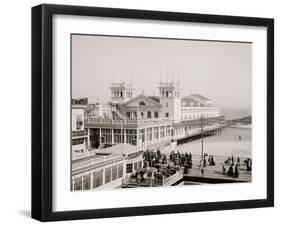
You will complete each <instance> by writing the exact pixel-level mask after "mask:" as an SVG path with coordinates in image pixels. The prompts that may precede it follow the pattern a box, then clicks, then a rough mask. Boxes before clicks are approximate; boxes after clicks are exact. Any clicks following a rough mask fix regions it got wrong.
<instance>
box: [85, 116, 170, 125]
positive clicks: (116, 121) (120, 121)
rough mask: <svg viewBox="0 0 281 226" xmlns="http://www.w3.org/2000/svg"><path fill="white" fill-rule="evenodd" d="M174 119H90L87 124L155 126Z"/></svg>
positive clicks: (86, 121) (87, 119) (86, 120)
mask: <svg viewBox="0 0 281 226" xmlns="http://www.w3.org/2000/svg"><path fill="white" fill-rule="evenodd" d="M172 122H173V120H172V119H165V118H164V119H162V118H161V119H155V118H153V119H111V118H95V117H88V118H86V119H85V124H86V125H87V124H91V123H94V124H124V125H127V124H155V123H172Z"/></svg>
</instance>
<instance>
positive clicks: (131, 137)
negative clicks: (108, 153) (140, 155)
mask: <svg viewBox="0 0 281 226" xmlns="http://www.w3.org/2000/svg"><path fill="white" fill-rule="evenodd" d="M126 141H127V143H128V144H132V145H136V142H137V130H135V129H126Z"/></svg>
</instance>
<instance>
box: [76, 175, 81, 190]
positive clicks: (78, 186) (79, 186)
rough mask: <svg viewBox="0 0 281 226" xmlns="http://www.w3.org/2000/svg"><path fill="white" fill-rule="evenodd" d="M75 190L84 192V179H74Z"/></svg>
mask: <svg viewBox="0 0 281 226" xmlns="http://www.w3.org/2000/svg"><path fill="white" fill-rule="evenodd" d="M74 190H75V191H78V190H82V177H79V178H76V179H74Z"/></svg>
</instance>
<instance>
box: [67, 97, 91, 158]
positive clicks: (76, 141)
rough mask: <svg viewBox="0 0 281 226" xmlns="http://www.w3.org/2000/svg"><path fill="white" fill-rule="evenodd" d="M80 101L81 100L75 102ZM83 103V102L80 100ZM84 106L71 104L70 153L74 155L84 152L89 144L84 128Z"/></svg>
mask: <svg viewBox="0 0 281 226" xmlns="http://www.w3.org/2000/svg"><path fill="white" fill-rule="evenodd" d="M75 103H81V102H75ZM82 103H84V102H82ZM85 107H86V105H81V104H73V105H72V113H71V120H72V125H71V126H72V129H71V132H72V155H73V157H75V156H76V155H77V154H79V153H85V152H86V151H87V148H88V145H89V142H88V141H89V139H88V133H87V131H86V129H85Z"/></svg>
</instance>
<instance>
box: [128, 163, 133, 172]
mask: <svg viewBox="0 0 281 226" xmlns="http://www.w3.org/2000/svg"><path fill="white" fill-rule="evenodd" d="M132 172H133V164H132V163H129V164H127V165H126V173H132Z"/></svg>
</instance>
